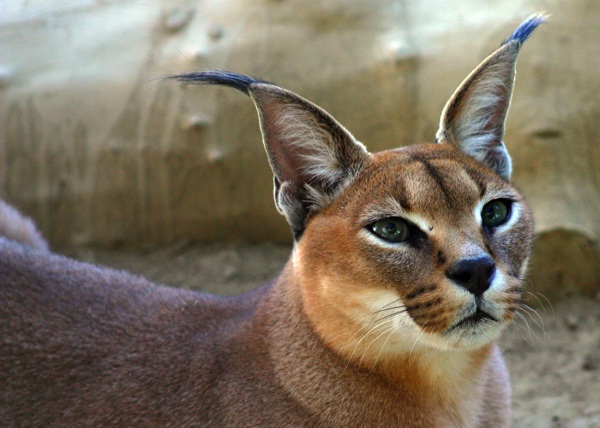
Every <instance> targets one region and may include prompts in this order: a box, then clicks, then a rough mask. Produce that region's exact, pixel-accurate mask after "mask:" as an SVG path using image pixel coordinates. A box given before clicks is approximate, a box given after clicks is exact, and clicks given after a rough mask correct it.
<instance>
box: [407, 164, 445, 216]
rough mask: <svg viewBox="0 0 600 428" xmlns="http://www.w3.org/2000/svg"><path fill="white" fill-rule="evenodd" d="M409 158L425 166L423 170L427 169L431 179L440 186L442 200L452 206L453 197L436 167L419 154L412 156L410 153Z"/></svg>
mask: <svg viewBox="0 0 600 428" xmlns="http://www.w3.org/2000/svg"><path fill="white" fill-rule="evenodd" d="M411 158H412V159H413V160H414V161H416V162H419V163H421V165H423V166H424V167H425V171H427V173H428V174H429V176H430V177H431V178H432V179H433V181H434V182H435V183H436V184H437V185H438V187H439V188H440V191H441V192H442V195H443V196H444V200H445V201H446V204H447V205H448V206H449V207H451V206H453V205H454V202H455V201H454V198H453V197H452V195H451V194H450V192H449V191H448V189H447V188H446V186H445V185H444V180H443V177H442V175H441V174H440V173H439V172H438V170H437V168H436V167H435V166H433V165H432V164H431V163H430V162H429V161H428V160H427V159H424V158H422V157H420V156H414V155H412V156H411Z"/></svg>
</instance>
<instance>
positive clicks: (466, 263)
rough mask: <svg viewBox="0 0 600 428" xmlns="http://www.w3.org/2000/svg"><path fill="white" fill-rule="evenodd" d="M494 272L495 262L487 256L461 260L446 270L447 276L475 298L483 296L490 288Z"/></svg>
mask: <svg viewBox="0 0 600 428" xmlns="http://www.w3.org/2000/svg"><path fill="white" fill-rule="evenodd" d="M494 272H496V267H495V266H494V261H493V260H492V259H491V258H490V257H489V256H487V255H486V256H481V257H476V258H474V259H463V260H459V261H458V262H456V263H454V264H453V265H452V266H450V267H449V268H448V270H446V276H447V277H448V278H450V279H451V280H452V281H454V282H455V283H456V284H457V285H460V286H461V287H463V288H465V289H467V290H469V291H470V292H471V293H473V294H474V295H475V296H481V295H482V294H483V293H484V292H485V290H487V289H488V288H490V285H491V282H492V277H493V276H494Z"/></svg>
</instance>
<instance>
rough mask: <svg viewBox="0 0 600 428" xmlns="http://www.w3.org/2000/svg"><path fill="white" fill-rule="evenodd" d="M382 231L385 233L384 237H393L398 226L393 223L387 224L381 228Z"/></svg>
mask: <svg viewBox="0 0 600 428" xmlns="http://www.w3.org/2000/svg"><path fill="white" fill-rule="evenodd" d="M383 231H384V232H385V234H386V235H389V236H390V237H393V236H394V235H396V234H397V233H398V226H396V225H395V224H394V223H388V224H386V225H385V227H384V228H383Z"/></svg>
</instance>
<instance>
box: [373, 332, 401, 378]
mask: <svg viewBox="0 0 600 428" xmlns="http://www.w3.org/2000/svg"><path fill="white" fill-rule="evenodd" d="M396 329H397V326H392V327H391V328H390V329H388V331H389V332H390V334H388V337H386V338H385V341H384V342H383V345H381V346H380V347H379V353H378V354H377V357H376V358H375V362H374V363H373V367H371V370H369V374H371V373H372V372H373V370H374V369H375V366H376V365H377V362H378V361H379V357H380V356H381V353H382V352H383V349H384V348H385V345H386V344H387V341H388V340H390V337H392V334H394V332H395V331H396Z"/></svg>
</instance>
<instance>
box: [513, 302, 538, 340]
mask: <svg viewBox="0 0 600 428" xmlns="http://www.w3.org/2000/svg"><path fill="white" fill-rule="evenodd" d="M515 315H517V316H518V317H519V318H521V319H522V320H523V322H524V323H525V325H526V326H527V331H528V333H529V338H530V339H531V345H532V346H536V345H535V340H534V339H533V336H535V337H536V339H537V340H540V338H539V337H538V335H537V334H535V333H534V332H533V330H532V329H531V326H530V325H529V323H528V322H527V318H525V316H524V315H523V314H522V313H521V312H519V310H518V309H517V310H516V311H515Z"/></svg>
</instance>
